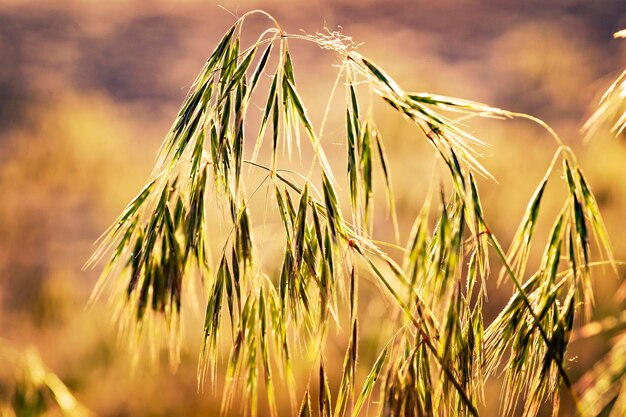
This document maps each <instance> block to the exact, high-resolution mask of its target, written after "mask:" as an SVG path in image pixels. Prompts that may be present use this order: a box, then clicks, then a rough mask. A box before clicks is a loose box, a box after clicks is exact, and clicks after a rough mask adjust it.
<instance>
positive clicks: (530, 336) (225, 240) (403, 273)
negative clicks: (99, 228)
mask: <svg viewBox="0 0 626 417" xmlns="http://www.w3.org/2000/svg"><path fill="white" fill-rule="evenodd" d="M257 13H258V12H257ZM248 16H249V14H248V15H245V16H244V17H242V18H241V19H240V20H239V21H237V22H236V23H235V24H234V25H233V26H232V27H231V28H230V30H229V31H228V32H227V33H226V34H225V36H224V37H223V38H222V40H221V41H220V42H219V44H218V46H217V47H216V48H215V50H214V51H213V53H212V54H211V56H210V57H209V59H208V60H207V62H206V64H205V66H204V68H203V69H202V71H201V72H200V74H199V75H198V77H197V78H196V80H195V82H194V84H193V87H192V89H191V91H190V93H189V95H188V98H187V99H186V101H185V102H184V104H183V106H182V108H181V110H180V112H179V114H178V116H177V117H176V120H175V121H174V124H173V126H172V128H171V130H170V132H169V133H168V135H167V137H166V139H165V142H164V145H163V147H162V149H161V151H160V155H159V157H158V161H157V165H156V167H155V170H154V172H153V175H152V178H151V179H150V181H149V183H148V184H147V185H146V186H145V188H144V189H143V190H142V191H141V192H140V193H139V195H138V196H137V197H136V198H135V199H134V200H133V201H132V202H131V203H130V204H129V205H128V207H127V208H126V210H125V211H124V212H123V214H122V215H121V216H120V217H119V219H118V220H117V221H116V222H115V223H114V225H113V226H112V227H111V229H110V230H109V231H108V233H107V234H106V235H105V237H104V238H103V240H102V242H101V247H100V249H99V250H98V251H97V253H96V254H95V255H94V258H93V260H94V261H95V260H98V259H99V258H101V257H103V256H105V255H108V254H110V261H109V263H108V266H107V267H106V269H105V271H104V273H103V275H102V278H101V280H100V282H99V284H98V287H97V289H96V292H95V293H96V295H97V294H100V293H101V292H102V290H103V288H105V287H107V286H110V287H111V289H112V290H111V291H112V293H113V294H114V297H113V299H114V300H115V301H116V302H117V304H116V305H117V318H118V319H119V322H120V324H121V326H122V328H123V330H124V331H127V332H128V333H129V334H130V335H131V336H132V337H134V338H139V339H141V338H145V337H152V338H153V340H152V341H153V342H154V343H155V346H156V347H157V348H159V343H163V341H164V340H165V341H167V342H166V343H167V344H168V345H169V350H170V353H171V358H172V361H173V362H176V360H177V357H178V351H179V347H178V343H179V340H180V313H181V309H182V308H183V306H184V304H185V301H184V293H185V292H186V291H188V290H190V291H191V292H197V291H200V290H201V289H202V288H205V289H206V291H207V293H208V301H207V306H206V316H205V324H204V336H203V338H204V343H203V348H202V352H201V354H200V360H199V366H198V378H199V382H200V384H202V383H203V381H205V379H206V378H210V379H211V381H212V382H215V379H216V377H217V376H216V375H217V371H216V368H217V362H218V358H219V357H220V354H221V353H224V352H223V351H224V350H225V353H226V355H227V357H228V361H227V363H228V365H227V369H226V370H225V373H226V388H225V393H224V411H226V410H228V407H229V406H230V403H231V402H232V401H231V400H232V398H233V395H234V394H236V393H238V392H241V393H242V394H243V395H244V396H245V398H246V399H247V403H246V404H247V405H246V406H245V408H246V410H247V411H249V412H251V413H252V414H254V413H255V412H256V409H257V402H258V399H257V396H258V393H257V392H258V391H259V386H260V384H259V382H260V380H261V379H263V386H264V387H265V391H266V395H267V403H268V405H269V408H270V410H271V412H272V413H274V415H276V414H277V410H276V405H275V404H276V400H275V384H274V378H275V377H276V375H279V376H280V377H281V378H285V379H286V381H287V383H288V385H289V386H290V387H291V391H292V396H293V395H294V393H295V390H296V387H295V383H294V382H293V376H292V371H291V369H292V364H291V359H292V356H293V354H292V351H293V350H294V347H295V346H298V345H300V346H302V345H310V344H316V345H317V346H318V352H323V350H324V344H325V340H326V338H325V335H326V331H327V329H328V327H329V325H330V324H332V323H338V322H339V321H341V320H342V319H341V318H340V317H339V316H340V315H341V314H346V315H347V316H348V317H347V320H349V323H350V325H349V329H350V337H349V341H348V346H347V349H346V354H345V359H344V362H343V376H342V378H341V381H340V384H339V388H338V390H337V392H336V393H333V394H332V395H331V391H330V388H329V385H328V381H327V376H326V375H327V374H326V371H325V367H326V366H327V363H325V359H324V355H323V354H319V355H318V356H317V357H316V359H315V362H312V363H311V366H313V367H318V368H319V381H318V382H319V389H317V390H316V391H317V394H318V401H317V402H316V404H317V406H315V407H313V406H311V398H310V394H309V391H308V390H307V391H306V393H305V397H304V400H303V401H301V402H300V401H296V400H295V399H294V400H292V402H294V403H300V404H301V405H300V407H299V411H298V412H299V415H302V416H307V415H312V410H313V409H315V408H316V409H317V410H318V411H319V413H320V416H331V415H332V416H335V417H339V416H344V415H346V414H349V415H352V416H356V415H358V414H359V413H360V412H361V411H362V410H363V406H364V405H365V403H366V401H369V400H370V399H371V398H372V397H373V395H374V389H375V388H376V386H378V391H379V392H380V395H379V397H378V398H377V399H376V402H377V403H378V405H377V407H378V411H377V412H378V413H379V414H380V415H383V416H422V415H439V416H453V415H454V416H466V415H473V416H476V415H478V411H477V407H478V405H479V404H480V403H481V401H482V400H483V390H484V387H485V381H486V378H487V377H489V376H491V375H500V374H502V375H503V380H504V383H503V384H504V392H503V395H502V398H503V401H502V404H501V410H502V415H511V414H512V413H513V412H514V411H515V410H516V407H518V410H519V402H520V401H521V402H523V414H524V415H525V416H531V417H532V416H535V415H537V413H538V410H539V407H540V406H541V405H542V404H543V403H544V402H545V401H551V404H552V407H553V409H554V410H555V413H556V412H558V408H559V397H560V395H561V390H565V391H566V392H567V394H566V395H571V398H572V400H573V401H574V403H575V404H576V406H577V407H578V411H579V412H580V413H585V412H586V411H585V410H584V409H583V406H584V403H583V402H581V400H579V396H578V394H577V391H576V389H575V387H574V386H573V384H572V382H571V380H570V379H569V377H568V374H567V361H566V356H567V346H568V342H569V339H570V334H571V332H572V330H573V328H574V327H575V325H576V323H577V319H578V318H580V321H581V322H584V321H585V320H587V319H588V318H589V313H590V309H591V307H592V306H593V294H592V284H591V279H590V268H591V266H592V260H591V255H590V252H591V245H592V242H594V241H595V242H598V246H599V247H601V248H602V249H603V251H604V253H605V256H606V258H607V259H611V251H610V247H609V244H608V239H607V234H606V230H605V228H604V226H603V223H602V219H601V217H600V213H599V210H598V206H597V204H596V201H595V199H594V197H593V194H592V192H591V190H590V186H589V184H588V182H587V180H586V179H585V176H584V174H583V172H582V170H581V168H580V167H579V166H578V164H577V162H576V159H575V157H574V155H573V153H572V151H571V150H570V149H569V148H568V147H566V146H564V145H563V144H562V143H561V142H560V141H559V140H558V138H557V146H558V148H557V151H556V153H555V156H554V159H553V162H552V163H551V164H550V166H549V167H548V170H547V172H546V175H545V177H544V179H543V180H542V182H541V183H540V184H539V186H538V188H537V190H536V192H535V193H534V195H533V197H532V199H531V201H530V202H529V204H528V207H527V210H526V212H525V214H524V217H523V219H522V221H521V223H520V226H519V229H518V232H517V234H516V236H515V239H514V240H513V243H512V245H511V247H510V248H509V249H508V251H507V250H505V249H504V248H503V247H502V245H501V244H500V242H499V241H498V239H497V237H496V236H495V235H494V234H493V233H492V232H491V230H490V229H489V226H488V219H486V218H485V217H484V213H483V210H482V208H481V203H480V198H479V192H478V186H477V183H476V180H475V174H481V175H485V176H489V174H488V173H487V172H486V171H485V170H484V169H483V167H482V166H481V164H480V162H479V153H478V151H477V149H479V147H480V146H482V143H481V142H480V141H479V140H478V139H477V138H475V137H474V136H472V135H470V134H468V133H466V132H465V131H464V130H462V129H461V128H460V127H459V120H463V119H466V118H468V117H515V116H517V115H516V114H513V113H510V112H506V111H503V110H500V109H495V108H491V107H489V106H486V105H483V104H479V103H474V102H470V101H465V100H459V99H454V98H448V97H440V96H435V95H430V94H415V93H410V92H407V91H405V90H403V89H402V88H401V87H400V86H398V85H397V84H396V82H394V80H393V79H391V78H390V77H389V76H388V75H387V74H386V73H385V72H384V71H383V70H382V69H381V68H380V67H379V66H377V65H376V64H374V63H373V62H371V61H370V60H368V59H367V58H365V57H362V56H361V55H359V54H358V53H357V52H355V51H354V48H353V44H352V42H351V41H350V39H349V38H346V37H345V36H342V35H339V34H327V35H315V36H312V35H291V34H288V33H285V32H284V31H283V30H282V29H281V28H280V27H279V26H278V24H276V22H274V21H273V19H272V21H273V22H274V23H275V27H273V28H271V29H268V30H267V31H265V32H263V33H262V34H261V35H260V36H259V38H258V39H257V41H256V42H254V43H253V44H252V45H251V46H250V47H247V48H245V47H243V46H242V45H241V32H242V26H243V24H244V22H245V20H246V18H247V17H248ZM270 18H271V17H270ZM291 41H305V42H310V43H312V44H315V45H318V46H320V47H321V48H323V49H326V50H330V51H332V52H334V53H336V54H337V56H338V58H339V60H340V69H339V74H338V82H337V84H336V85H344V86H345V126H346V128H345V143H346V157H347V158H346V169H345V174H342V175H346V181H347V184H348V189H349V201H350V209H351V210H350V213H351V215H350V216H345V215H344V212H343V211H342V208H341V206H340V200H339V198H338V196H339V195H340V194H339V193H338V182H337V180H336V177H337V175H338V174H337V173H334V172H333V171H332V169H331V164H330V163H329V161H328V159H327V157H326V155H325V152H324V146H323V143H322V141H321V140H320V137H321V135H320V132H318V131H316V129H315V127H314V125H313V123H312V121H311V119H310V118H309V115H308V113H307V110H306V107H305V105H304V103H303V101H302V99H301V96H300V94H299V93H298V88H297V83H296V76H295V73H294V66H293V62H292V58H291V54H290V50H289V42H291ZM622 84H623V83H622ZM622 84H620V86H619V87H614V90H615V89H617V90H619V89H622V90H623V85H622ZM364 90H366V91H364ZM620 91H621V90H620ZM365 93H374V94H376V95H378V96H379V97H380V98H381V99H382V100H384V101H385V102H386V103H388V104H389V105H390V106H391V107H392V108H393V109H395V110H397V111H398V112H399V113H400V114H401V115H402V116H403V117H405V118H406V119H407V120H408V121H409V122H411V123H413V124H414V125H415V126H416V127H417V129H418V131H420V132H421V133H423V136H424V138H425V139H426V140H428V141H429V142H430V143H431V144H432V146H433V147H434V148H435V149H436V152H437V155H438V158H439V159H440V160H441V161H442V167H443V170H444V172H446V173H447V175H449V179H450V184H451V185H452V186H451V187H449V188H450V189H449V190H444V189H442V190H441V198H440V201H439V202H438V203H432V199H429V203H427V204H426V205H425V206H424V207H423V209H422V210H421V212H420V214H419V215H418V216H417V219H416V221H415V225H414V228H413V231H412V233H411V237H410V239H409V242H408V243H407V245H406V247H405V248H403V249H402V250H401V251H399V252H400V254H401V255H400V256H401V257H402V258H403V259H401V260H398V257H397V256H395V255H394V256H392V254H389V253H388V252H386V251H385V250H383V247H385V246H383V245H381V243H380V242H377V241H375V240H374V239H373V237H372V230H373V216H372V207H373V195H374V184H375V180H374V178H375V176H376V175H380V176H381V177H382V181H381V183H382V184H384V187H385V192H386V195H387V199H388V201H389V205H390V207H391V208H392V211H393V202H394V197H393V193H392V187H391V183H390V178H389V177H390V176H389V162H388V161H387V157H386V154H385V150H384V143H383V138H382V135H381V133H380V132H379V131H378V130H377V128H376V124H375V122H374V120H373V118H372V117H371V114H372V111H370V109H368V110H367V111H365V110H364V109H363V108H362V105H361V103H362V100H360V97H361V96H362V95H363V94H365ZM253 94H254V95H255V97H259V95H262V96H263V97H265V99H264V100H263V102H264V103H265V106H264V107H263V108H262V109H261V112H260V123H259V128H258V130H257V131H254V132H248V131H247V130H246V129H247V128H248V126H247V120H248V119H249V118H250V117H252V116H251V114H252V112H251V111H250V109H251V108H253V107H254V106H251V103H252V100H253V99H252V97H253ZM610 97H612V95H609V98H610ZM612 108H613V105H611V109H612ZM611 111H612V110H611ZM457 116H458V117H457ZM600 118H601V117H600V116H598V117H596V119H600ZM622 119H623V117H622ZM301 136H302V137H301ZM251 140H253V141H254V152H253V153H252V156H251V157H250V158H247V157H246V156H245V155H244V153H245V152H244V150H245V148H246V146H245V143H248V144H250V141H251ZM304 141H306V142H304ZM303 142H304V143H303ZM307 142H308V145H306V143H307ZM248 146H249V145H248ZM304 146H310V149H311V150H312V153H313V155H314V156H313V161H312V162H311V168H310V170H309V171H308V173H307V172H302V173H297V174H294V173H292V172H290V171H287V170H285V169H283V168H281V160H282V156H280V155H279V154H280V151H281V149H285V148H286V149H287V151H288V153H289V155H291V149H296V148H297V149H298V150H299V149H300V148H301V147H304ZM264 159H267V160H264ZM244 167H249V169H244ZM558 167H562V168H561V169H562V176H559V175H557V173H556V172H555V171H557V170H558ZM246 171H255V172H258V173H260V175H261V182H260V184H254V187H251V186H250V183H248V182H247V181H246V178H247V177H246ZM550 181H552V182H559V181H560V182H561V186H562V187H564V189H565V190H566V191H567V192H566V194H565V198H564V201H563V206H562V210H561V211H560V213H559V214H558V215H557V217H556V218H555V219H554V222H553V227H552V231H551V233H550V238H549V240H548V242H546V244H545V247H544V255H543V257H542V262H541V265H540V268H539V269H538V270H537V271H532V272H530V273H529V272H528V271H527V270H526V269H527V265H528V264H529V262H528V258H529V252H530V247H531V244H533V243H534V242H533V236H534V230H535V227H536V223H537V218H538V215H539V212H540V210H541V207H542V199H543V197H544V192H545V189H546V186H547V184H548V182H550ZM262 186H265V187H266V190H267V192H266V194H265V198H266V199H267V201H266V203H267V204H268V205H272V206H273V207H274V210H275V212H276V213H277V217H278V218H279V219H280V223H281V224H282V226H283V229H284V230H283V231H282V236H283V238H284V245H283V248H284V249H283V253H282V260H281V262H280V267H278V268H275V269H268V268H267V267H266V266H265V265H264V264H263V262H261V261H260V260H259V248H258V247H257V246H256V245H255V236H256V235H255V233H254V230H255V229H254V228H253V227H252V226H253V224H259V222H262V220H263V217H262V216H260V215H259V216H258V217H255V214H256V213H253V212H251V210H250V202H251V200H252V199H253V198H254V197H255V196H256V191H258V190H259V189H260V188H261V187H262ZM251 190H252V191H251ZM211 204H213V205H214V207H213V206H212V205H211ZM208 216H211V217H219V218H222V219H223V222H224V223H225V224H226V230H228V231H229V232H228V233H226V234H224V236H219V235H217V236H216V234H215V233H211V232H210V231H209V230H208V226H207V221H208V220H207V219H208ZM433 217H436V221H435V222H432V221H429V219H432V218H433ZM594 237H595V240H594ZM214 247H217V248H219V249H218V250H216V251H215V250H213V249H212V248H214ZM488 249H490V250H493V251H495V254H496V255H497V258H498V260H499V265H497V266H495V267H494V266H493V265H492V266H491V267H490V265H489V256H488ZM216 255H217V256H216ZM214 258H216V259H215V260H213V259H214ZM498 269H500V270H501V272H500V279H502V280H504V279H507V280H510V281H511V282H512V283H513V286H514V288H515V291H514V294H513V295H512V297H511V299H510V301H509V303H508V305H507V306H506V307H505V308H504V309H503V310H502V311H501V313H500V315H499V316H498V317H497V318H496V319H495V320H494V321H493V322H492V323H484V322H483V318H482V312H483V303H484V300H485V297H486V296H487V294H486V287H485V285H484V283H485V280H486V279H488V277H489V276H490V275H492V274H491V271H492V270H498ZM364 279H365V280H372V281H374V282H376V283H377V284H380V288H381V291H382V292H383V293H384V296H385V297H389V299H390V300H392V302H393V303H394V305H395V306H396V309H397V311H398V312H399V313H401V317H402V320H399V321H390V322H389V323H386V324H385V325H386V326H396V327H397V328H395V329H394V332H393V336H392V337H391V338H390V339H389V340H386V341H383V346H384V347H383V348H382V349H381V351H380V353H379V356H378V359H377V360H376V361H375V363H374V365H373V367H372V369H371V371H370V373H369V375H368V376H367V378H366V379H365V381H364V382H363V384H362V385H361V386H357V383H356V364H357V358H358V347H359V337H358V335H359V331H358V329H359V317H358V314H357V302H358V284H359V282H360V281H361V280H364ZM343 305H345V306H347V308H342V307H341V306H343ZM581 308H582V309H583V310H584V311H580V310H581ZM225 340H228V341H227V342H225ZM276 370H278V371H279V372H278V373H276V372H275V371H276ZM296 405H297V404H294V408H297V407H296ZM370 408H372V407H370Z"/></svg>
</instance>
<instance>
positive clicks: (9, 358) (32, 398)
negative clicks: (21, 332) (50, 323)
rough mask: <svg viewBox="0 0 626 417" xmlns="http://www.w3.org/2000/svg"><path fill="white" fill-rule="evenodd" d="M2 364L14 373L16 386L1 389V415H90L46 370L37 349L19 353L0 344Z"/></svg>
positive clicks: (6, 369) (50, 372) (2, 342)
mask: <svg viewBox="0 0 626 417" xmlns="http://www.w3.org/2000/svg"><path fill="white" fill-rule="evenodd" d="M0 364H1V365H2V370H3V373H5V372H8V373H11V372H12V373H14V375H15V377H14V379H13V382H14V384H13V386H8V387H3V389H2V392H1V394H2V395H1V396H0V416H2V417H11V416H14V417H22V416H23V417H27V416H33V417H34V416H41V415H54V413H55V412H54V410H55V409H56V410H58V411H60V412H61V415H63V416H64V417H88V416H90V415H91V413H90V412H89V410H87V409H86V408H85V407H84V406H83V405H82V404H80V403H79V402H78V401H76V398H74V396H73V395H72V393H71V392H70V391H69V390H68V389H67V387H66V386H65V385H64V384H63V382H62V381H61V380H60V379H59V377H58V376H56V374H54V373H53V372H52V371H50V370H49V369H48V368H46V366H45V365H44V364H43V362H42V361H41V358H40V357H39V354H38V353H37V351H35V350H34V349H32V348H30V349H26V350H25V351H23V352H20V351H19V350H17V349H16V348H15V347H13V346H10V345H8V344H6V343H5V342H4V341H0ZM6 388H8V389H6Z"/></svg>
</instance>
